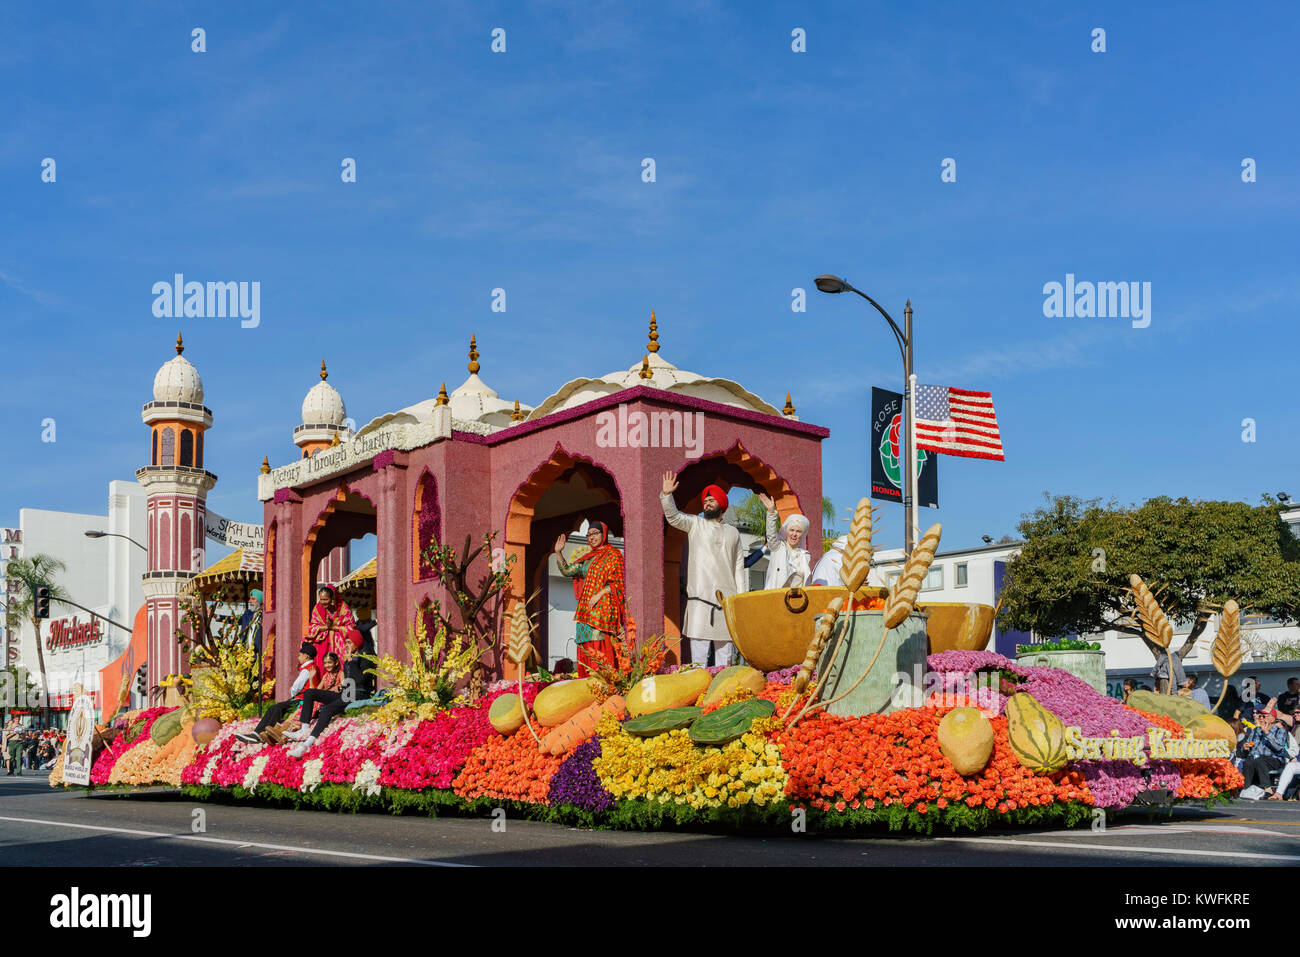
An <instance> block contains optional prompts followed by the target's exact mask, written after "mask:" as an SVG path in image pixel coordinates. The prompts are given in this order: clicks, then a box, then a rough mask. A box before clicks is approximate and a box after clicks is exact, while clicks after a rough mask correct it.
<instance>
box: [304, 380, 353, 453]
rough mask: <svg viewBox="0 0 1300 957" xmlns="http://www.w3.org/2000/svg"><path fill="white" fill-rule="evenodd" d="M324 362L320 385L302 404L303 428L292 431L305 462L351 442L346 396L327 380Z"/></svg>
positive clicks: (315, 386)
mask: <svg viewBox="0 0 1300 957" xmlns="http://www.w3.org/2000/svg"><path fill="white" fill-rule="evenodd" d="M328 377H329V373H328V372H327V371H326V370H325V360H324V359H322V360H321V362H320V381H319V382H317V383H316V384H315V385H314V386H312V387H311V388H310V389H308V390H307V396H306V398H304V399H303V400H302V424H301V425H299V426H298V427H297V428H295V429H294V430H293V442H294V445H296V446H298V448H300V449H302V454H303V458H306V457H307V456H309V455H312V454H314V453H315V452H318V451H320V450H321V449H324V448H329V447H330V446H331V445H334V444H337V443H338V442H339V441H341V440H342V439H347V438H350V435H349V433H348V428H347V420H348V410H347V407H346V406H345V405H344V404H343V396H341V395H339V390H338V389H336V388H334V386H332V385H330V384H329V383H328V382H326V381H325V380H326V379H327V378H328Z"/></svg>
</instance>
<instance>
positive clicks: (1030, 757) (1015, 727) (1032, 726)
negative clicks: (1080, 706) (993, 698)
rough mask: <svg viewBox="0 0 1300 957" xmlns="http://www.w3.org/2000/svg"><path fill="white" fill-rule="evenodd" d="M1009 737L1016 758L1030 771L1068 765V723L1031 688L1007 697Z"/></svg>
mask: <svg viewBox="0 0 1300 957" xmlns="http://www.w3.org/2000/svg"><path fill="white" fill-rule="evenodd" d="M1006 716H1007V740H1008V743H1009V744H1010V745H1011V750H1012V752H1014V753H1015V756H1016V759H1017V760H1018V761H1019V762H1020V763H1021V764H1022V765H1023V766H1024V767H1027V768H1029V770H1031V771H1035V772H1037V773H1039V774H1051V773H1052V772H1053V771H1059V770H1060V769H1061V768H1063V767H1065V762H1066V760H1067V756H1066V753H1065V724H1064V723H1063V722H1062V721H1061V719H1060V718H1058V717H1057V716H1056V715H1054V714H1052V712H1050V711H1048V710H1047V709H1046V708H1044V707H1043V706H1042V705H1041V704H1039V703H1038V701H1036V700H1035V699H1034V696H1033V695H1031V694H1029V693H1028V692H1025V691H1022V692H1020V693H1019V694H1014V695H1012V696H1011V697H1010V698H1008V699H1007V707H1006Z"/></svg>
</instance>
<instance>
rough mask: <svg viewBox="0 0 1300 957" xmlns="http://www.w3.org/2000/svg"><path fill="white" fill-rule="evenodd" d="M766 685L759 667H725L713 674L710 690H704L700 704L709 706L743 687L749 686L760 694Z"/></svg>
mask: <svg viewBox="0 0 1300 957" xmlns="http://www.w3.org/2000/svg"><path fill="white" fill-rule="evenodd" d="M766 687H767V679H766V678H765V677H763V673H762V672H761V671H759V670H758V669H757V668H751V667H750V666H749V665H732V666H731V667H730V668H723V669H722V670H721V671H719V672H718V673H717V674H716V675H714V676H713V680H712V681H710V682H709V687H708V690H706V691H705V692H704V700H703V701H702V702H700V704H701V705H702V706H703V707H708V706H709V705H711V704H713V702H715V701H717V700H719V699H720V698H723V697H725V696H726V695H729V694H731V693H732V692H735V691H739V690H740V689H742V688H748V689H749V690H750V691H752V692H754V694H758V693H759V692H760V691H762V690H763V689H764V688H766Z"/></svg>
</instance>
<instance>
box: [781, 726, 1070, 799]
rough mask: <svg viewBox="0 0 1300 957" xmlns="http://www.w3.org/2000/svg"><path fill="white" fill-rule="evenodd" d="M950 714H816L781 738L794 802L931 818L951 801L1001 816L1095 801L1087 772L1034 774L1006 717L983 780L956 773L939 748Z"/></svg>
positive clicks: (996, 732) (995, 732)
mask: <svg viewBox="0 0 1300 957" xmlns="http://www.w3.org/2000/svg"><path fill="white" fill-rule="evenodd" d="M946 713H947V711H946V710H945V709H937V708H914V709H908V710H904V711H895V712H893V713H892V714H885V715H880V714H873V715H867V716H865V717H861V718H841V717H836V716H833V715H828V714H825V713H824V712H823V713H818V714H816V715H814V716H813V718H812V719H809V720H805V721H802V722H800V723H799V724H798V725H796V726H795V727H794V728H793V729H790V730H786V731H783V732H782V734H781V735H780V736H779V737H778V740H779V741H780V743H781V750H782V753H783V754H784V755H785V756H786V758H785V760H786V767H787V768H788V770H789V773H790V787H789V795H790V797H791V798H792V799H793V800H794V801H796V802H798V803H799V804H804V803H806V804H809V805H811V806H812V807H814V808H817V809H819V810H831V809H834V810H838V811H844V810H846V809H848V808H857V807H859V806H863V807H866V808H867V809H872V808H875V807H876V806H877V805H883V806H885V807H889V806H891V805H895V804H901V805H903V806H904V807H909V808H915V809H916V810H918V811H919V812H920V813H922V814H924V813H927V812H928V811H929V810H930V809H931V807H933V808H934V809H936V810H939V811H942V810H944V809H945V808H947V807H948V806H949V805H952V804H964V805H966V806H967V807H968V808H976V807H984V808H987V809H989V810H994V811H997V812H998V813H1006V812H1009V811H1015V810H1017V809H1019V808H1027V807H1034V806H1043V805H1047V804H1051V803H1053V802H1066V803H1068V802H1072V801H1079V802H1083V803H1086V804H1091V803H1092V800H1091V795H1090V794H1089V793H1088V791H1087V789H1086V788H1085V787H1084V786H1083V779H1082V776H1081V775H1078V774H1075V773H1059V774H1057V775H1052V776H1047V775H1038V774H1034V773H1033V772H1032V771H1029V770H1028V769H1026V768H1024V767H1022V766H1021V764H1020V762H1019V761H1017V760H1016V757H1015V754H1014V753H1013V752H1012V750H1011V746H1010V744H1009V743H1008V741H1007V724H1006V719H1005V718H995V719H993V720H992V724H993V756H992V758H991V759H990V760H989V764H988V766H987V767H986V768H985V769H984V770H983V772H981V773H980V774H979V775H975V776H972V777H969V778H966V777H962V776H961V775H960V774H958V773H957V771H956V769H955V768H954V767H953V766H952V763H951V762H950V761H948V759H947V758H945V757H944V756H943V752H942V751H940V750H939V742H938V736H937V732H938V728H939V721H940V719H942V717H943V715H944V714H946Z"/></svg>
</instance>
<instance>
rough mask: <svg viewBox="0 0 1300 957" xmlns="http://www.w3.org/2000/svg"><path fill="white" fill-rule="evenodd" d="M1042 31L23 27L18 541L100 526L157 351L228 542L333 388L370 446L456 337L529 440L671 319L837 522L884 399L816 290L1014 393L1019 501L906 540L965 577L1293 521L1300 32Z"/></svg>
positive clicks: (1234, 18)
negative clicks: (1104, 510) (168, 312)
mask: <svg viewBox="0 0 1300 957" xmlns="http://www.w3.org/2000/svg"><path fill="white" fill-rule="evenodd" d="M1021 6H1022V7H1023V8H1009V9H1007V10H1005V11H1003V12H1000V13H999V12H990V11H989V10H987V9H985V8H984V7H983V5H978V6H977V5H973V4H961V3H954V4H924V5H912V6H909V8H908V9H906V10H903V9H900V8H899V7H898V6H897V5H884V4H862V3H827V4H803V3H799V4H793V3H792V4H767V3H757V2H754V3H743V4H741V3H732V4H723V3H672V2H667V3H657V4H653V5H645V4H618V3H591V4H576V3H561V2H555V3H530V4H493V3H469V2H466V3H440V4H423V3H411V4H383V5H374V4H357V5H339V4H328V3H320V4H297V5H293V4H289V5H270V4H252V3H229V4H221V5H213V6H211V7H204V6H199V5H193V4H173V3H152V4H137V5H131V6H128V7H127V8H126V9H125V10H120V9H117V8H115V7H104V6H101V5H89V4H85V5H79V6H77V7H76V8H74V9H63V8H60V9H59V10H52V9H45V8H39V9H38V8H36V7H32V6H31V5H26V6H22V7H19V6H15V5H10V6H9V7H8V8H6V9H5V10H4V11H3V12H0V88H3V89H4V90H5V91H6V93H5V97H4V103H3V106H0V225H2V226H3V228H2V229H0V324H2V326H3V342H4V354H5V356H6V361H5V363H4V376H5V384H4V390H3V399H0V402H2V403H3V405H2V409H3V414H2V415H0V448H3V449H4V451H5V468H4V470H3V475H4V477H3V480H2V481H0V524H12V523H16V521H17V511H18V509H19V508H22V507H40V508H54V509H64V510H71V511H91V512H96V511H99V512H102V511H103V509H104V503H105V495H106V490H107V488H106V487H107V482H108V481H109V480H110V479H113V478H129V477H131V476H132V474H133V472H134V470H135V469H136V468H137V467H138V466H139V465H142V464H144V463H145V461H146V456H147V452H148V432H147V430H146V429H145V427H144V426H143V425H142V424H141V422H140V419H139V409H140V405H141V404H142V403H144V402H146V401H148V400H149V399H150V397H151V395H150V387H151V383H152V379H153V375H154V372H155V370H156V369H157V368H158V366H159V365H160V364H161V363H162V362H163V361H165V360H166V359H168V358H170V357H171V356H172V354H173V353H172V350H171V344H172V342H173V341H174V339H175V336H176V332H177V330H178V329H180V330H182V331H183V332H184V335H185V341H186V345H187V349H186V353H185V354H186V357H187V358H189V359H191V360H192V361H193V362H194V363H195V364H196V365H197V366H198V368H199V370H200V372H201V374H202V376H203V380H204V384H205V388H206V392H207V399H206V402H207V404H208V406H209V407H211V408H212V409H213V412H214V415H215V420H216V421H215V425H214V427H213V429H212V430H211V431H210V432H209V434H208V442H207V464H208V467H209V468H210V469H211V470H212V471H214V472H215V473H217V474H218V475H219V476H220V482H219V483H218V485H217V487H216V489H215V490H214V491H213V493H212V494H211V495H210V497H209V503H210V505H211V506H212V507H213V508H214V509H215V510H217V511H219V512H220V513H222V514H223V515H227V516H228V517H231V518H234V519H237V520H244V521H259V520H260V515H261V512H260V507H259V505H258V503H257V502H256V498H255V480H256V475H257V467H258V465H259V464H260V462H261V460H262V456H263V455H269V456H270V459H271V462H272V463H273V464H283V463H285V462H288V461H290V460H291V459H293V458H294V457H295V456H296V450H295V449H294V448H293V446H292V442H291V430H292V428H293V426H294V425H295V424H297V422H298V416H299V405H300V403H301V401H302V397H303V395H304V394H305V392H306V390H307V389H308V388H309V387H310V386H311V385H312V384H313V383H314V382H315V381H317V376H316V372H317V369H318V367H319V363H320V360H321V359H322V358H325V359H326V360H327V361H328V363H329V368H330V373H331V374H330V382H331V383H332V384H334V385H336V386H337V387H338V388H339V389H340V391H341V392H342V394H343V396H344V399H345V401H346V402H347V406H348V411H349V415H350V416H351V417H353V418H354V419H355V420H357V421H358V422H359V423H364V422H365V421H367V420H369V419H370V418H372V417H373V416H375V415H378V414H381V413H383V412H386V411H391V410H393V409H396V408H398V407H401V406H403V405H407V404H410V403H413V402H416V401H419V400H421V399H424V398H428V397H430V396H432V395H433V394H435V393H436V391H437V388H438V384H439V382H440V381H442V380H446V381H447V382H448V385H449V387H454V386H455V385H456V384H458V383H459V382H460V381H461V380H462V379H463V378H464V376H465V374H466V373H465V361H466V360H465V351H466V345H467V340H468V338H469V335H470V333H471V332H473V333H477V335H478V339H479V348H480V351H481V352H482V359H481V361H482V363H483V373H482V374H483V377H484V379H485V380H486V381H487V382H488V383H489V384H491V385H492V386H493V387H494V388H496V389H497V390H498V391H499V392H500V393H501V395H502V396H503V397H505V398H513V397H515V396H518V397H520V398H521V399H523V400H524V401H525V402H531V403H536V402H539V401H540V400H541V399H542V398H544V397H545V396H547V395H549V394H550V393H551V392H552V391H554V390H555V389H556V388H557V387H558V386H559V385H560V384H562V383H563V382H565V381H567V380H569V379H572V378H575V377H578V376H584V375H587V376H589V375H597V374H603V373H605V372H608V371H610V370H612V369H615V368H626V367H628V366H630V365H632V364H633V363H634V362H636V361H638V360H639V358H640V356H641V355H642V352H643V346H644V341H645V331H646V322H647V319H648V316H649V313H650V310H651V309H652V308H653V309H654V310H656V312H657V314H658V318H659V323H660V331H661V342H662V344H663V353H662V354H663V355H664V356H665V357H666V358H667V359H668V360H669V361H671V362H673V363H675V364H676V365H678V366H679V367H682V368H686V369H691V370H693V371H697V372H700V373H703V374H707V375H712V376H722V377H727V378H732V379H736V380H738V381H740V382H742V383H743V384H745V385H746V386H747V387H749V388H750V389H751V390H753V391H754V392H757V393H758V394H759V395H761V396H763V397H764V398H766V399H767V400H768V401H770V402H773V403H775V404H778V405H779V404H780V403H781V402H782V401H783V399H784V395H785V393H786V391H790V392H791V393H793V397H794V401H795V404H796V406H797V407H798V410H799V414H800V417H801V418H803V419H804V420H805V421H810V422H815V423H819V424H822V425H826V426H828V427H829V428H830V429H831V437H830V439H829V440H827V442H826V443H825V445H824V455H823V464H824V470H825V490H826V492H827V493H828V494H829V495H831V496H832V498H833V499H834V500H835V501H836V503H837V504H839V505H840V506H841V507H842V508H847V507H849V506H851V505H852V503H853V502H854V501H856V499H857V498H858V497H859V496H860V495H862V494H865V489H866V486H867V469H866V450H865V445H866V441H865V436H866V417H867V408H868V406H867V401H868V394H869V390H870V387H871V386H872V385H881V386H888V387H896V386H897V385H899V384H900V382H901V371H900V368H899V361H898V357H897V352H896V349H895V347H894V344H893V340H892V338H891V337H890V335H889V333H888V330H887V329H886V327H885V326H884V323H883V322H882V321H881V320H880V319H879V317H878V316H876V315H875V313H874V312H873V311H871V310H870V308H869V307H868V306H867V304H866V303H864V302H863V301H862V300H860V299H857V298H856V297H851V296H838V297H832V296H826V295H822V294H819V293H817V292H816V291H815V290H814V288H813V286H812V278H813V277H814V276H816V275H818V274H819V273H822V272H835V273H839V274H841V275H845V276H847V277H848V278H849V279H850V280H851V281H852V282H853V283H854V284H855V285H857V286H859V287H860V288H862V289H863V290H865V291H867V292H868V293H870V294H871V295H872V296H874V297H875V298H876V299H878V300H880V301H881V302H882V303H883V304H884V305H885V306H886V307H887V308H889V309H890V310H891V312H894V314H895V315H896V317H898V318H899V319H900V321H901V313H902V308H903V303H904V301H905V300H906V299H908V298H909V297H910V298H911V300H912V302H913V305H914V307H915V310H916V312H915V317H916V342H917V353H916V354H917V372H918V376H919V379H920V381H921V382H930V383H938V384H945V385H954V386H959V387H962V388H970V389H987V390H989V391H991V392H992V393H993V397H994V401H995V403H996V406H997V412H998V416H999V419H1000V422H1001V426H1002V432H1003V441H1004V443H1005V446H1006V451H1007V460H1006V462H1004V463H990V462H983V461H978V460H971V459H955V458H951V457H945V458H944V459H943V461H942V463H941V473H942V474H941V485H940V500H941V504H942V508H941V509H940V510H939V511H937V512H933V511H928V510H923V511H922V514H921V523H922V525H925V524H928V522H929V521H934V520H940V521H942V522H943V523H944V525H945V530H946V531H945V535H944V544H945V546H946V547H949V548H952V547H958V546H963V545H970V544H977V543H978V541H979V538H980V536H981V535H983V534H986V533H987V534H991V535H993V536H995V537H998V536H1001V535H1003V534H1007V533H1011V532H1013V531H1014V526H1015V524H1016V521H1017V519H1018V517H1019V516H1020V515H1021V513H1023V512H1025V511H1027V510H1029V509H1032V508H1034V507H1036V506H1037V505H1039V504H1040V503H1041V502H1042V494H1043V493H1044V492H1051V493H1054V494H1057V493H1070V494H1075V495H1081V496H1085V497H1094V496H1101V497H1106V498H1109V497H1112V496H1113V497H1116V498H1118V499H1120V500H1123V501H1134V500H1141V499H1145V498H1147V497H1150V496H1152V495H1157V494H1170V495H1187V496H1191V497H1200V498H1226V499H1246V500H1250V501H1252V502H1253V501H1256V500H1257V499H1258V497H1259V495H1260V494H1261V493H1262V492H1266V491H1267V492H1276V491H1279V490H1282V491H1289V492H1291V493H1292V494H1293V495H1297V496H1300V481H1296V479H1297V466H1298V465H1300V448H1298V446H1297V442H1296V438H1295V437H1296V433H1297V430H1296V428H1295V426H1294V406H1295V403H1294V400H1293V394H1294V388H1295V383H1296V372H1297V369H1298V368H1300V361H1298V359H1297V354H1296V348H1295V342H1296V338H1295V334H1294V332H1293V330H1294V329H1295V321H1296V305H1295V304H1296V302H1297V293H1298V292H1300V288H1298V287H1300V283H1298V282H1297V271H1296V252H1297V235H1296V232H1295V223H1296V222H1297V221H1298V217H1297V212H1298V210H1297V206H1298V203H1297V199H1298V198H1300V191H1298V189H1297V183H1300V179H1298V176H1300V170H1297V157H1300V143H1297V126H1296V124H1295V122H1294V118H1295V116H1296V114H1297V95H1296V86H1295V82H1294V69H1293V67H1294V48H1293V47H1294V40H1293V38H1294V36H1295V34H1296V27H1297V25H1298V24H1297V20H1298V19H1300V17H1297V15H1296V12H1295V10H1294V8H1288V7H1285V6H1283V7H1277V8H1269V9H1265V8H1252V11H1251V13H1250V14H1249V15H1244V14H1242V15H1238V14H1233V13H1229V12H1225V11H1224V10H1223V9H1222V8H1216V7H1214V6H1211V5H1208V4H1177V5H1174V4H1168V5H1163V6H1154V7H1151V8H1148V9H1141V10H1135V9H1130V8H1129V5H1125V4H1084V5H1076V6H1065V5H1051V9H1048V8H1047V6H1048V5H1021ZM1144 6H1147V5H1144ZM277 8H278V9H277ZM195 27H202V28H203V29H205V30H206V43H207V52H205V53H202V54H199V53H194V52H191V48H190V47H191V34H190V31H191V30H192V29H193V28H195ZM496 27H501V28H504V29H505V31H506V44H507V49H506V52H505V53H504V54H494V53H492V52H491V51H490V43H491V36H490V33H491V31H492V30H493V28H496ZM1095 27H1102V28H1104V29H1105V30H1106V45H1107V50H1106V52H1105V53H1093V52H1092V51H1091V49H1090V46H1091V43H1092V38H1091V32H1092V30H1093V29H1094V28H1095ZM795 28H802V29H803V30H805V31H806V35H807V52H805V53H795V52H793V51H792V50H791V31H792V30H793V29H795ZM45 157H52V158H54V159H55V160H56V162H57V181H56V182H55V183H52V184H51V183H42V182H41V175H40V174H41V161H42V159H43V158H45ZM344 157H353V158H355V159H356V161H357V168H358V176H357V182H356V183H353V184H344V183H342V182H341V181H340V176H339V173H340V162H341V160H342V159H343V158H344ZM645 157H652V158H654V160H655V162H656V173H657V181H656V182H654V183H644V182H642V179H641V168H642V167H641V162H642V159H643V158H645ZM946 157H951V158H953V159H955V160H956V163H957V181H956V182H954V183H944V182H941V179H940V171H941V169H940V164H941V162H942V161H943V160H944V158H946ZM1245 157H1252V158H1254V159H1255V160H1256V162H1257V164H1258V167H1257V168H1258V181H1257V182H1254V183H1249V184H1248V183H1243V182H1242V180H1241V163H1242V160H1243V158H1245ZM176 272H182V273H184V274H185V275H186V276H187V278H191V279H198V280H236V281H240V280H242V281H258V282H260V283H261V288H262V300H261V325H260V326H259V327H258V328H256V329H242V328H240V325H239V322H238V321H237V320H232V319H181V320H177V319H159V318H155V317H154V315H153V313H152V311H151V307H152V303H153V296H152V294H151V291H150V290H151V287H152V285H153V283H155V282H157V281H160V280H169V279H170V278H171V276H172V275H173V274H174V273H176ZM1066 273H1073V274H1075V275H1076V277H1077V278H1078V279H1080V280H1084V279H1088V280H1093V281H1139V282H1150V283H1151V284H1152V311H1151V324H1150V326H1149V327H1148V328H1145V329H1134V328H1132V326H1131V324H1130V322H1129V321H1128V320H1125V319H1048V318H1045V317H1044V315H1043V299H1044V296H1043V291H1042V290H1043V284H1044V283H1047V282H1051V281H1058V282H1059V281H1063V280H1064V278H1065V275H1066ZM496 287H501V288H504V289H505V290H506V292H507V312H506V313H505V314H498V313H493V312H492V311H491V290H492V289H494V288H496ZM796 287H803V288H805V289H807V290H808V311H807V312H806V313H805V314H795V313H792V312H791V308H790V302H791V290H792V289H794V288H796ZM1247 417H1249V418H1253V419H1254V420H1255V422H1256V429H1257V440H1256V441H1255V442H1254V443H1244V442H1243V441H1242V439H1241V435H1242V424H1241V423H1242V419H1244V418H1247ZM46 418H53V419H54V420H55V421H56V423H57V433H56V435H57V440H56V441H55V442H53V443H46V442H42V441H41V433H42V427H41V423H42V420H43V419H46ZM886 508H887V513H888V514H887V519H886V520H887V522H888V523H889V525H888V526H887V527H889V528H890V529H892V530H893V531H894V532H895V534H894V536H893V538H892V539H891V538H890V537H889V535H888V533H887V534H886V536H885V537H886V541H887V543H889V544H900V543H901V542H900V541H896V540H895V539H899V540H901V517H900V515H899V509H898V508H897V507H896V506H887V507H886Z"/></svg>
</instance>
